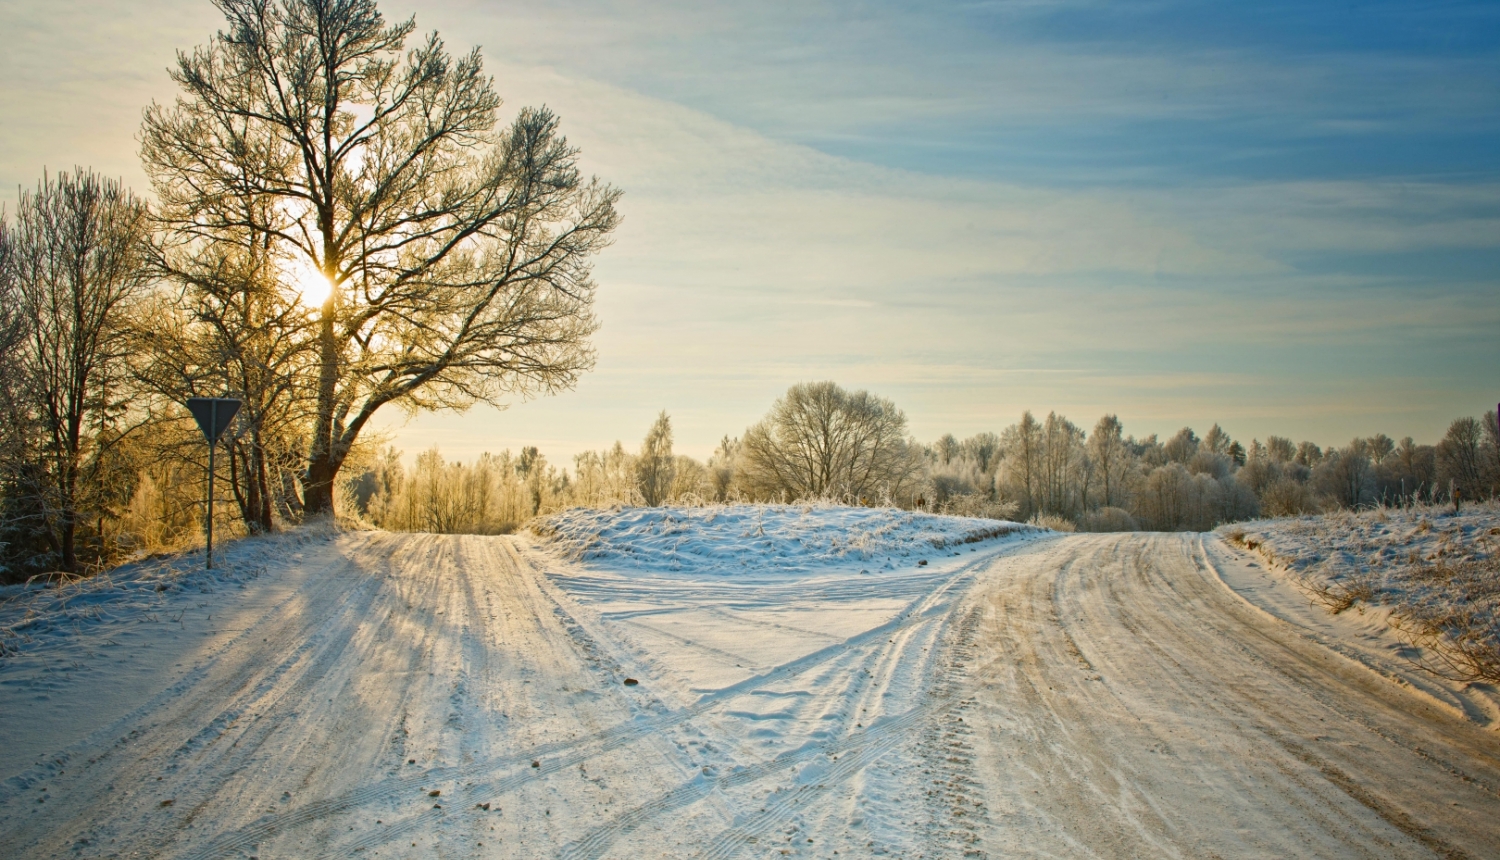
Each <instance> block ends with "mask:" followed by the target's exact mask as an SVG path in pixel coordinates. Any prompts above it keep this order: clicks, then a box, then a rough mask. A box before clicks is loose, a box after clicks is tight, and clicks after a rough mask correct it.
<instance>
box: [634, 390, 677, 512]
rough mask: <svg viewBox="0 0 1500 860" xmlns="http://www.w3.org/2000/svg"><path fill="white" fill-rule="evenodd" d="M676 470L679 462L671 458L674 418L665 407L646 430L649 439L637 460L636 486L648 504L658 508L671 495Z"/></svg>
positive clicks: (642, 444) (644, 443)
mask: <svg viewBox="0 0 1500 860" xmlns="http://www.w3.org/2000/svg"><path fill="white" fill-rule="evenodd" d="M676 472H677V464H676V461H674V460H673V459H672V419H671V418H669V417H667V411H666V410H665V409H663V410H662V412H661V414H660V415H658V416H656V421H654V422H653V423H652V424H651V429H650V430H648V431H646V440H645V442H643V443H641V453H640V456H638V457H636V461H635V474H636V489H638V490H640V493H641V498H642V499H643V500H645V502H646V504H647V505H650V506H652V507H655V506H657V505H660V504H662V503H663V502H665V501H666V500H667V499H669V498H671V492H672V479H673V478H674V477H675V475H676Z"/></svg>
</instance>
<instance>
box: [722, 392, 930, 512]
mask: <svg viewBox="0 0 1500 860" xmlns="http://www.w3.org/2000/svg"><path fill="white" fill-rule="evenodd" d="M740 445H741V447H740V453H741V457H742V458H743V462H744V465H745V470H744V477H743V480H744V483H745V486H746V487H747V488H748V489H749V490H750V491H751V493H752V494H753V495H755V496H757V497H759V498H783V499H786V500H788V501H790V500H796V499H812V498H825V497H829V496H838V497H845V498H850V499H859V498H865V499H867V500H870V501H874V500H876V499H880V498H882V497H884V498H890V499H894V498H897V497H898V496H899V494H901V493H902V492H903V491H904V490H905V489H907V488H908V487H909V486H910V485H912V484H913V482H914V480H915V478H916V477H917V475H918V473H919V471H920V469H921V456H920V453H919V451H918V450H917V449H916V447H915V446H913V445H911V444H909V442H908V440H907V438H906V415H905V413H903V412H902V411H901V410H900V409H897V408H896V405H895V404H894V403H892V402H891V401H889V400H886V399H885V398H883V397H877V396H875V395H873V394H871V393H870V392H868V391H845V390H844V389H842V388H840V387H839V386H837V385H835V384H834V383H832V382H804V383H799V384H797V385H793V386H792V387H791V388H790V389H788V391H787V393H786V396H784V397H782V398H781V399H779V400H777V401H776V403H775V404H773V405H772V406H771V413H770V414H769V415H767V416H766V418H765V419H764V420H763V421H761V422H760V423H759V424H756V425H755V426H753V427H751V428H750V429H748V430H746V431H745V436H744V439H743V441H742V442H741V443H740Z"/></svg>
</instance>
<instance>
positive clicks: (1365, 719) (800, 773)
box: [0, 533, 1500, 858]
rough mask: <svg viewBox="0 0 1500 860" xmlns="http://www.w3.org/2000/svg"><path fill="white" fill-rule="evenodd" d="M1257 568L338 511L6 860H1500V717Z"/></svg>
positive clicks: (129, 713) (1066, 547) (114, 739)
mask: <svg viewBox="0 0 1500 860" xmlns="http://www.w3.org/2000/svg"><path fill="white" fill-rule="evenodd" d="M674 552H675V545H674ZM919 560H920V561H925V562H927V563H925V564H922V565H918V564H916V562H917V561H919ZM887 561H889V559H887ZM1250 566H1251V562H1250V561H1249V560H1248V559H1247V558H1245V557H1242V556H1239V555H1236V554H1234V553H1233V552H1231V551H1230V550H1229V549H1228V548H1227V547H1225V546H1224V545H1223V544H1221V543H1220V542H1219V541H1218V540H1217V539H1216V538H1212V537H1206V536H1196V535H1076V536H1065V537H1052V536H1035V535H1019V536H1017V535H1011V536H1008V537H1000V538H997V539H991V540H986V541H982V542H978V543H974V544H957V545H952V546H948V547H946V548H943V549H934V550H932V551H931V552H928V553H926V554H925V555H924V556H923V557H922V558H920V559H918V558H916V557H915V556H913V557H911V558H901V559H900V560H899V563H896V562H891V563H887V564H881V565H876V564H873V563H871V564H866V565H863V566H862V565H861V564H860V563H858V562H851V563H849V564H838V565H831V566H824V567H814V568H810V569H809V570H806V571H802V572H799V573H798V574H797V575H794V576H763V577H757V576H753V575H745V576H725V575H722V574H715V575H713V576H695V575H693V572H692V571H691V570H659V571H655V572H652V571H646V572H642V571H640V570H625V569H623V568H620V567H618V566H616V567H611V566H610V565H609V564H606V563H603V562H598V561H595V562H581V561H574V560H570V559H569V558H567V557H565V556H564V555H563V554H561V553H559V552H558V551H556V549H555V548H548V547H547V546H545V545H542V544H540V543H538V542H536V541H533V540H532V539H530V538H509V537H501V538H496V537H445V536H431V535H393V534H385V533H352V534H344V535H341V536H338V537H337V538H336V539H335V540H331V541H328V542H316V543H313V544H310V545H309V546H308V547H307V548H306V549H305V550H304V551H302V552H301V553H300V555H299V556H298V557H297V558H296V559H295V560H294V561H289V562H287V563H285V564H284V565H283V566H282V567H281V568H275V569H271V570H269V572H268V573H267V574H266V575H265V576H262V577H260V578H259V579H256V580H255V581H254V582H252V583H250V584H249V586H248V587H247V588H246V589H245V590H243V591H234V590H225V591H222V592H218V593H215V594H213V595H210V596H209V597H208V599H204V598H203V597H200V596H196V595H195V596H194V597H193V598H192V599H191V602H184V603H183V611H184V612H185V613H188V615H186V617H184V616H178V618H179V620H178V624H179V626H180V627H181V628H182V630H183V631H187V632H185V633H180V634H177V635H176V636H175V637H174V638H173V639H172V640H171V641H170V642H169V643H166V644H161V643H158V645H157V646H156V647H159V648H167V649H175V651H174V652H173V653H172V654H171V655H169V656H172V657H173V662H174V663H180V664H181V667H180V669H178V670H177V673H176V674H175V675H173V676H172V677H170V678H164V679H162V680H161V682H160V683H159V684H158V688H159V689H152V690H145V688H144V687H142V688H141V689H142V690H143V691H144V692H142V693H141V700H140V701H138V702H135V703H133V704H132V706H131V708H129V709H126V710H124V711H122V712H121V713H119V714H116V715H114V716H107V715H105V714H99V715H92V714H93V712H90V714H91V716H90V717H89V719H95V720H98V721H99V723H98V726H97V727H93V726H90V727H88V728H97V730H96V731H91V732H83V731H81V730H80V731H79V732H77V734H78V735H79V737H80V738H81V739H79V740H70V741H69V743H68V744H67V747H66V749H65V750H60V751H59V752H58V753H57V754H54V755H51V756H47V757H45V758H43V759H42V760H41V761H40V763H37V764H33V761H36V759H32V760H28V761H20V762H17V761H13V760H11V759H10V758H8V757H7V758H5V760H4V762H3V763H4V767H5V771H4V774H3V775H6V776H9V777H10V778H9V779H8V780H7V781H6V782H5V783H4V784H3V786H0V856H3V857H52V856H56V857H111V856H120V857H173V858H217V857H238V858H244V857H251V856H254V857H260V858H314V857H354V856H358V857H363V856H369V857H566V858H593V857H632V858H633V857H716V858H728V857H767V856H773V857H780V856H800V857H833V856H835V854H837V856H840V857H849V856H854V857H863V856H874V855H889V856H905V857H919V856H923V857H960V856H965V855H969V856H995V857H998V856H1006V855H1010V854H1020V855H1024V856H1067V857H1074V856H1104V857H1139V856H1181V857H1201V856H1214V855H1217V856H1224V857H1244V856H1314V855H1323V856H1380V857H1393V856H1394V857H1407V856H1409V857H1426V856H1432V855H1434V854H1435V855H1437V856H1448V857H1461V856H1470V857H1476V858H1477V857H1484V856H1495V855H1496V853H1497V849H1496V847H1495V846H1497V845H1500V815H1497V812H1500V739H1497V736H1496V735H1495V734H1494V733H1493V732H1488V731H1485V730H1483V729H1482V728H1479V727H1478V726H1477V725H1475V723H1474V722H1472V721H1467V720H1465V719H1463V717H1462V715H1461V714H1459V713H1458V712H1457V711H1455V710H1454V709H1453V708H1449V707H1446V706H1444V705H1443V704H1442V703H1441V702H1439V701H1436V700H1434V699H1433V698H1432V697H1430V696H1428V697H1425V698H1424V697H1419V696H1416V695H1413V694H1412V693H1410V692H1408V691H1407V690H1405V689H1404V688H1402V687H1401V686H1399V685H1398V684H1396V683H1393V682H1392V681H1391V680H1390V679H1389V678H1387V677H1383V676H1382V675H1381V674H1379V673H1378V672H1377V671H1372V670H1371V669H1370V668H1369V667H1367V666H1366V665H1364V664H1361V663H1360V662H1358V661H1355V660H1351V659H1350V658H1349V657H1346V656H1344V655H1343V654H1341V653H1339V652H1337V651H1334V650H1331V649H1330V648H1328V647H1326V646H1325V645H1323V644H1320V642H1319V641H1318V639H1317V637H1315V636H1311V635H1309V634H1307V633H1306V632H1305V631H1302V630H1301V629H1300V628H1298V627H1297V626H1296V625H1295V624H1288V623H1286V622H1285V621H1280V620H1277V619H1276V618H1274V617H1272V616H1271V615H1268V614H1267V613H1266V612H1264V611H1262V610H1261V609H1259V608H1257V607H1256V606H1255V605H1253V603H1250V602H1246V600H1245V599H1243V598H1242V597H1241V596H1240V595H1238V594H1236V590H1235V589H1231V588H1230V587H1228V586H1226V585H1225V582H1229V583H1230V584H1231V585H1234V584H1236V583H1239V584H1240V586H1243V587H1240V588H1238V590H1239V591H1240V592H1241V594H1248V595H1250V597H1251V599H1252V600H1255V599H1257V598H1256V597H1255V594H1256V593H1257V592H1256V591H1255V588H1252V587H1250V586H1248V585H1245V583H1249V582H1251V577H1253V576H1254V571H1252V570H1250V569H1249V568H1250ZM1271 587H1272V586H1270V585H1266V586H1256V588H1271ZM184 601H186V598H184ZM1272 608H1273V609H1274V607H1272ZM164 611H166V609H164ZM199 616H209V617H211V618H212V619H214V620H212V621H208V622H200V623H199V625H198V626H196V627H194V626H191V624H192V623H193V622H194V619H195V618H198V617H199ZM205 624H206V625H207V626H204V625H205ZM195 631H196V632H195ZM189 634H192V635H189ZM120 636H121V632H120V631H119V630H114V629H110V628H109V626H108V625H102V626H100V627H99V628H98V629H84V630H81V631H80V632H79V633H78V634H77V636H76V637H75V640H76V641H74V642H73V644H72V645H70V646H69V647H70V648H73V649H75V650H76V652H77V655H76V656H75V657H70V658H67V659H73V660H74V661H75V663H81V662H83V661H86V660H87V659H88V658H87V657H85V656H84V655H85V654H93V653H96V652H97V651H98V647H100V646H99V642H100V641H103V640H105V639H108V640H109V641H121V640H120ZM90 649H94V650H90ZM23 657H24V655H23ZM38 659H40V658H38ZM47 659H49V660H60V659H63V658H60V657H58V656H57V655H55V654H54V655H51V656H49V657H48V658H47ZM12 664H13V665H9V666H6V665H0V681H5V682H6V683H5V685H3V686H0V715H3V717H4V720H5V728H4V729H3V731H4V732H5V733H6V736H12V735H15V736H16V737H21V736H23V735H24V734H25V733H26V732H27V731H28V728H27V726H26V720H27V717H28V711H27V705H26V699H25V694H26V691H27V690H28V689H29V688H28V687H27V686H26V685H25V684H20V683H11V682H12V681H16V680H17V679H18V678H21V677H22V673H24V672H25V671H26V668H25V667H26V665H27V664H26V662H25V660H24V659H22V660H19V661H17V660H12ZM1376 668H1377V669H1378V668H1379V667H1378V666H1377V667H1376ZM7 673H10V674H9V675H8V674H7ZM627 679H631V680H634V681H637V682H638V683H634V684H627V683H626V680H627ZM48 690H49V692H48V695H49V696H50V698H49V699H48V700H47V709H48V710H47V711H46V713H48V714H52V713H57V712H58V709H59V708H66V707H67V706H68V703H69V702H74V701H76V702H79V703H81V702H84V701H86V699H87V697H88V689H87V685H86V684H83V683H73V684H72V685H71V686H70V685H68V684H65V683H64V684H55V685H53V686H51V687H49V688H48ZM147 693H149V695H147ZM106 710H107V709H106ZM35 713H42V711H40V710H37V711H35ZM59 743H60V742H59Z"/></svg>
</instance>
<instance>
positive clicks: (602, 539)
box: [532, 505, 1037, 575]
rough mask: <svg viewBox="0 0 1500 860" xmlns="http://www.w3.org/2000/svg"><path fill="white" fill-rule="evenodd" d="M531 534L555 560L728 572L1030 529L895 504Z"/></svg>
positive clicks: (746, 511)
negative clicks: (556, 554)
mask: <svg viewBox="0 0 1500 860" xmlns="http://www.w3.org/2000/svg"><path fill="white" fill-rule="evenodd" d="M532 531H534V532H536V533H537V534H538V535H539V536H541V537H542V538H544V539H546V540H548V541H550V542H551V543H552V544H553V545H554V546H555V547H556V548H557V549H558V550H560V551H561V552H562V553H563V554H564V555H566V556H568V557H570V558H572V559H575V560H578V561H586V562H599V563H601V564H607V565H609V566H610V567H611V568H625V569H632V570H637V571H650V572H666V571H671V572H679V571H680V572H689V573H694V574H717V575H734V574H737V573H742V572H746V571H749V570H754V571H756V572H757V573H767V572H780V573H798V572H807V571H813V570H817V569H821V568H827V567H835V566H846V565H849V564H852V563H870V562H875V563H880V562H884V563H886V564H888V565H895V564H897V563H898V560H899V561H901V562H903V563H904V562H906V561H908V560H911V561H912V563H915V562H919V561H922V560H923V559H922V556H923V555H925V554H931V553H933V552H935V551H937V550H942V549H945V548H948V547H952V546H957V545H959V544H965V543H977V542H979V541H983V540H989V539H991V538H997V537H1001V536H1004V535H1010V534H1016V533H1019V532H1030V531H1037V529H1036V528H1035V527H1033V526H1026V525H1021V524H1019V523H1013V522H1008V521H1004V520H989V519H979V518H976V517H950V516H938V515H935V514H925V513H917V512H913V511H903V510H899V509H895V508H853V507H842V506H837V505H722V506H709V507H661V508H626V507H614V508H609V509H605V510H599V509H590V508H574V509H572V510H569V511H564V512H563V513H560V514H555V515H553V516H550V517H545V518H543V519H541V520H539V521H537V522H536V523H534V524H533V526H532Z"/></svg>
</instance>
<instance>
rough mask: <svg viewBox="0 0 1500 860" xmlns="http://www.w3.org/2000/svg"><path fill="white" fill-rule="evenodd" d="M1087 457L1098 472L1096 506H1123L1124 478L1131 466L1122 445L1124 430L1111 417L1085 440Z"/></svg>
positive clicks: (1113, 417)
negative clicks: (1097, 502) (1097, 500)
mask: <svg viewBox="0 0 1500 860" xmlns="http://www.w3.org/2000/svg"><path fill="white" fill-rule="evenodd" d="M1088 453H1089V458H1090V459H1091V460H1093V462H1094V466H1095V469H1096V470H1097V472H1098V485H1099V504H1100V506H1102V507H1106V508H1108V507H1124V506H1125V491H1126V484H1127V479H1126V476H1127V475H1128V474H1129V473H1130V470H1131V468H1132V467H1133V466H1134V463H1133V458H1132V457H1131V455H1130V450H1129V449H1128V448H1127V447H1126V446H1125V438H1124V427H1123V425H1121V424H1120V419H1119V418H1118V417H1117V416H1114V415H1105V416H1104V417H1103V418H1100V419H1099V421H1098V423H1096V424H1095V425H1094V432H1093V433H1092V434H1091V435H1090V436H1089V441H1088Z"/></svg>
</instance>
